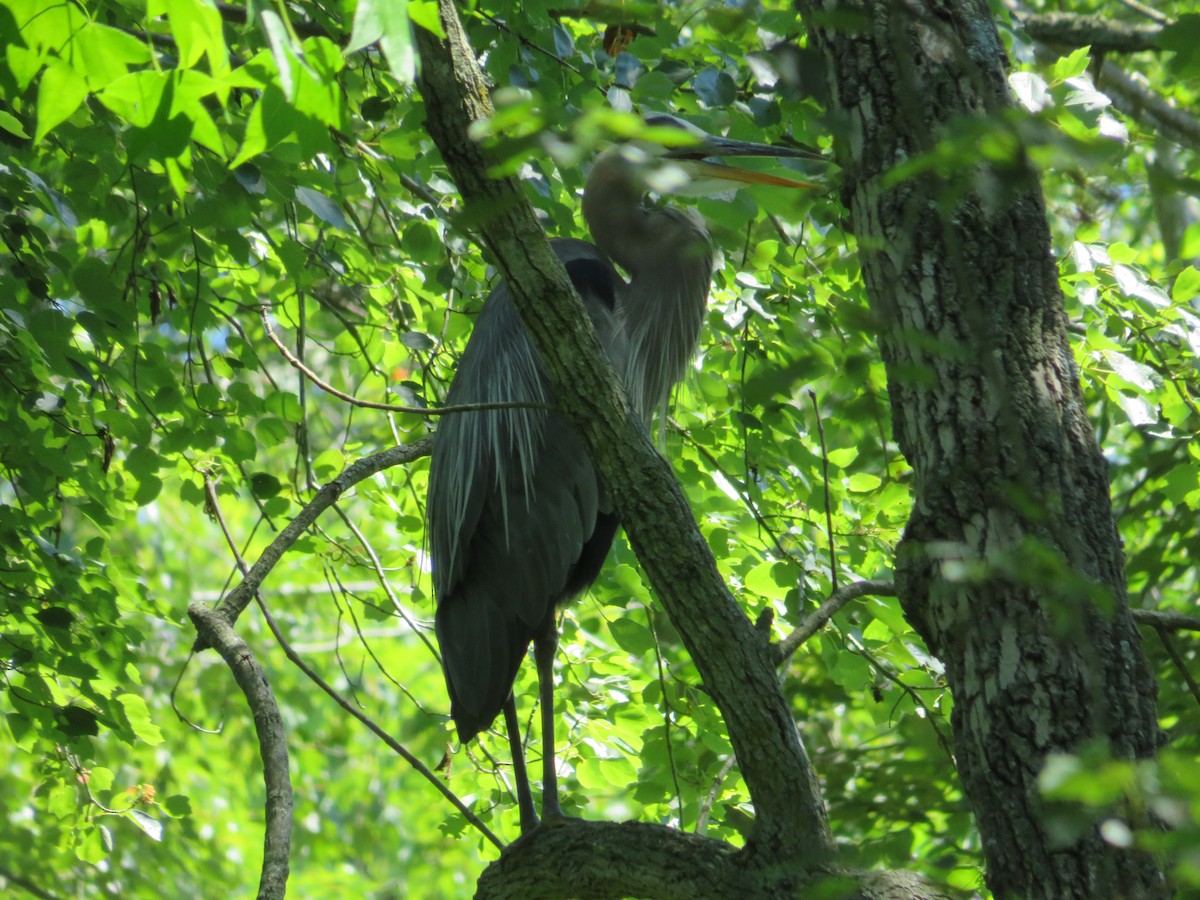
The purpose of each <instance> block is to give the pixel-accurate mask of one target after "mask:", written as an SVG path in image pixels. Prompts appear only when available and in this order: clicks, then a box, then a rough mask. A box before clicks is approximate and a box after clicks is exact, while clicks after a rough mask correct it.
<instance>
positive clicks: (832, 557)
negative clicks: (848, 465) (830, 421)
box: [808, 391, 838, 593]
mask: <svg viewBox="0 0 1200 900" xmlns="http://www.w3.org/2000/svg"><path fill="white" fill-rule="evenodd" d="M808 398H809V399H810V400H812V406H813V415H814V416H816V417H817V437H818V438H819V439H820V441H821V484H822V486H823V489H824V491H825V533H826V534H827V535H828V536H829V584H830V586H832V587H833V590H834V592H835V593H836V591H837V587H838V576H837V547H836V546H835V545H834V542H833V509H832V508H831V506H830V504H831V502H832V501H831V500H830V497H829V453H828V452H826V449H825V423H824V422H822V421H821V408H820V407H819V406H818V405H817V394H816V392H815V391H809V392H808Z"/></svg>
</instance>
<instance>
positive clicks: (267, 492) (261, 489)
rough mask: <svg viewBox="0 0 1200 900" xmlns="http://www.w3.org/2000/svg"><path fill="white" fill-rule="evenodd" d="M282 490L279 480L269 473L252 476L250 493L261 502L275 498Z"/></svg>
mask: <svg viewBox="0 0 1200 900" xmlns="http://www.w3.org/2000/svg"><path fill="white" fill-rule="evenodd" d="M282 489H283V485H282V483H280V481H279V479H278V478H276V477H275V476H274V475H272V474H270V473H269V472H255V473H254V474H253V475H251V476H250V493H252V494H253V495H254V496H255V497H258V498H259V499H260V500H266V499H267V498H268V497H274V496H275V495H276V494H278V493H279V492H280V491H281V490H282Z"/></svg>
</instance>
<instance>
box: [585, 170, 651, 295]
mask: <svg viewBox="0 0 1200 900" xmlns="http://www.w3.org/2000/svg"><path fill="white" fill-rule="evenodd" d="M645 193H646V188H645V186H644V185H643V184H642V182H641V179H640V178H638V177H637V173H636V172H635V171H634V170H633V169H632V167H631V166H630V164H629V162H628V161H627V160H625V159H623V158H622V157H621V156H620V154H619V152H616V151H610V152H608V153H605V154H604V155H602V156H601V157H600V158H599V159H597V160H596V163H595V165H593V166H592V171H591V172H590V173H589V175H588V180H587V184H586V185H585V186H584V190H583V220H584V221H585V222H587V226H588V230H589V231H590V232H591V235H592V240H593V241H595V243H596V246H597V247H599V248H600V251H601V252H602V253H603V254H604V255H605V256H607V257H608V258H609V259H611V260H612V261H613V262H615V263H616V264H617V265H619V266H620V267H621V268H622V269H624V270H625V271H626V272H628V273H629V274H630V275H631V276H635V275H636V274H637V273H638V272H639V271H641V270H643V269H645V268H646V263H647V259H646V257H645V253H644V248H646V247H647V246H648V244H649V243H650V241H651V239H652V237H653V235H651V234H650V230H649V221H648V211H647V210H646V209H645V207H643V206H642V197H643V196H645Z"/></svg>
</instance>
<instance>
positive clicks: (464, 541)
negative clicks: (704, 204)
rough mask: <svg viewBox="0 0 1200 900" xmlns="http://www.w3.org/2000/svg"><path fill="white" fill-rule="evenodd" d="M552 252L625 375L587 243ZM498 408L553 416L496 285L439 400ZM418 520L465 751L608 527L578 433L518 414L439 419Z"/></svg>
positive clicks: (609, 306)
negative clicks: (422, 522) (423, 521)
mask: <svg viewBox="0 0 1200 900" xmlns="http://www.w3.org/2000/svg"><path fill="white" fill-rule="evenodd" d="M554 249H555V251H556V252H557V253H558V255H559V256H560V258H562V259H563V261H564V263H565V264H566V266H567V271H568V274H569V275H570V276H571V280H572V282H573V283H574V285H575V288H576V290H577V291H578V292H579V294H580V296H581V297H582V298H583V300H584V305H585V307H586V308H587V310H588V313H589V315H590V317H591V319H592V323H593V325H594V327H595V328H596V332H597V335H598V336H599V338H600V341H601V344H602V345H603V346H604V347H605V349H606V351H607V352H608V353H609V356H610V357H611V358H613V360H614V363H616V364H617V365H621V364H622V362H623V356H624V350H623V346H624V345H623V338H622V336H621V331H620V328H619V327H618V324H617V320H616V316H615V307H616V292H617V291H618V290H620V289H621V287H622V284H623V283H622V282H621V281H620V278H619V276H617V274H616V272H615V270H613V268H612V266H611V265H610V264H609V263H608V261H607V260H605V259H604V258H603V256H601V255H600V254H599V252H598V251H597V250H596V249H595V248H594V247H592V246H591V245H590V244H587V243H586V242H584V241H576V240H563V241H555V242H554ZM496 402H509V403H512V402H515V403H528V404H531V405H533V406H540V407H546V406H551V405H552V404H553V395H552V392H551V390H550V387H549V385H548V383H547V381H546V378H545V375H544V373H543V371H542V368H541V363H540V362H539V360H538V357H537V353H536V351H535V350H534V348H533V345H532V342H531V341H530V338H529V335H528V333H527V332H526V330H525V328H524V326H523V325H522V324H521V321H520V317H519V315H518V313H517V311H516V309H515V307H514V306H513V303H512V296H511V294H510V293H509V291H508V288H507V286H506V285H504V284H501V285H499V286H498V287H497V288H496V289H495V290H494V291H493V292H492V294H491V295H490V296H489V297H488V298H487V300H486V301H485V303H484V308H483V311H482V312H481V313H480V315H479V319H478V321H477V322H476V324H475V330H474V332H473V333H472V335H471V338H470V340H469V341H468V343H467V348H466V350H465V351H464V353H463V357H462V359H461V361H460V363H459V368H458V372H457V373H456V374H455V377H454V381H453V383H452V384H451V387H450V391H449V394H448V395H447V398H446V404H447V405H450V406H452V405H458V404H467V403H496ZM427 519H428V533H429V549H430V554H431V556H432V561H433V583H434V591H435V593H436V595H437V604H438V606H437V616H436V626H437V636H438V642H439V644H440V646H441V650H442V661H443V667H444V669H445V675H446V684H447V687H448V689H449V693H450V701H451V715H452V716H453V718H454V721H455V724H456V726H457V728H458V733H459V737H460V738H461V739H462V740H467V739H469V738H470V737H472V736H473V735H474V734H476V733H477V732H479V731H480V730H482V729H484V728H487V727H488V726H489V725H490V724H491V722H492V720H493V719H494V718H495V717H496V715H497V714H498V713H499V712H500V710H501V709H502V708H503V706H504V703H505V702H506V701H507V699H508V697H509V694H510V693H511V691H512V684H513V681H514V680H515V678H516V674H517V670H518V668H519V667H520V664H521V660H522V659H523V657H524V655H525V651H526V649H527V648H528V646H529V642H530V641H531V640H532V639H533V638H534V637H535V636H536V635H538V634H539V633H540V632H541V631H542V630H543V629H547V628H552V627H553V625H554V622H553V617H554V608H555V606H556V604H558V603H560V602H562V601H563V600H565V599H567V598H569V597H571V596H573V595H574V594H576V593H578V592H579V591H581V590H583V589H585V588H586V587H587V586H588V585H589V584H590V583H591V582H592V581H593V580H594V579H595V577H596V575H597V574H598V573H599V570H600V568H601V566H602V565H603V562H604V558H605V556H606V555H607V553H608V549H609V546H610V545H611V543H612V540H613V536H614V535H615V534H616V529H617V518H616V516H615V515H614V514H613V512H612V510H611V508H610V505H609V503H608V500H607V497H606V496H605V493H604V489H603V485H602V484H601V482H600V479H599V477H598V476H597V474H596V472H595V469H594V468H593V466H592V463H591V459H590V457H589V456H588V454H587V449H586V447H585V446H584V443H583V440H582V438H580V436H579V435H578V433H577V432H576V431H575V429H574V428H573V427H572V426H571V425H570V424H569V423H568V422H567V420H566V419H565V418H564V417H563V416H562V415H561V414H559V413H557V412H553V411H550V410H547V409H544V408H542V409H534V408H523V409H504V410H483V411H475V412H465V413H458V414H451V415H448V416H445V417H443V419H442V422H441V423H440V425H439V428H438V433H437V437H436V439H435V441H434V449H433V458H432V460H431V463H430V472H429V493H428V500H427Z"/></svg>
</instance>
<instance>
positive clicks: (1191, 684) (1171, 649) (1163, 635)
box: [1154, 625, 1200, 703]
mask: <svg viewBox="0 0 1200 900" xmlns="http://www.w3.org/2000/svg"><path fill="white" fill-rule="evenodd" d="M1154 630H1155V631H1156V632H1157V633H1158V639H1159V640H1160V641H1162V645H1163V647H1165V648H1166V650H1167V655H1168V656H1170V657H1171V662H1173V663H1174V664H1175V668H1176V669H1177V670H1178V671H1179V674H1180V675H1181V676H1183V680H1184V683H1185V684H1186V685H1187V686H1188V690H1189V691H1191V692H1192V697H1194V698H1195V700H1196V702H1197V703H1200V684H1196V679H1195V678H1194V677H1192V673H1191V671H1189V669H1188V667H1187V661H1186V660H1185V659H1184V658H1183V657H1182V656H1181V655H1180V653H1179V648H1178V647H1176V646H1175V642H1174V641H1173V640H1171V633H1170V631H1168V630H1167V628H1166V627H1165V626H1163V625H1155V626H1154Z"/></svg>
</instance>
